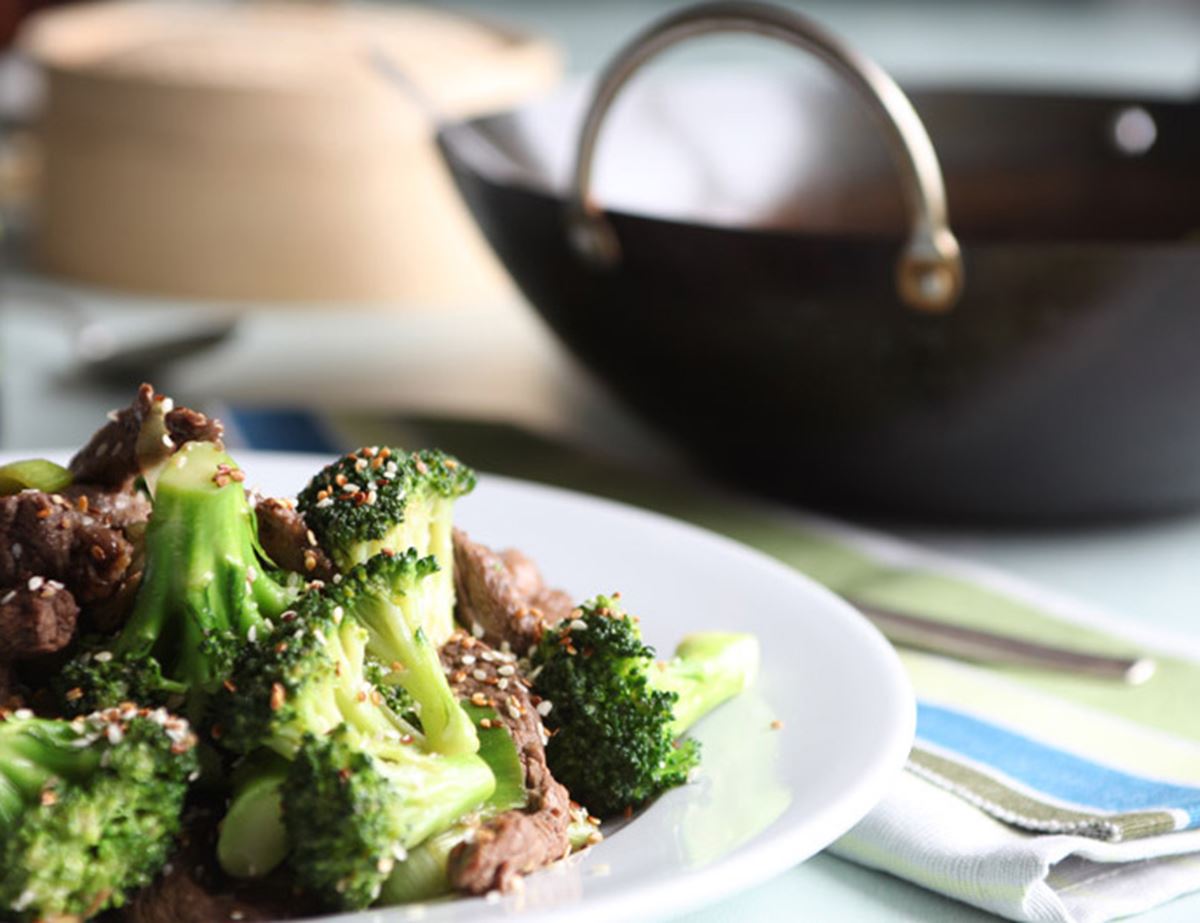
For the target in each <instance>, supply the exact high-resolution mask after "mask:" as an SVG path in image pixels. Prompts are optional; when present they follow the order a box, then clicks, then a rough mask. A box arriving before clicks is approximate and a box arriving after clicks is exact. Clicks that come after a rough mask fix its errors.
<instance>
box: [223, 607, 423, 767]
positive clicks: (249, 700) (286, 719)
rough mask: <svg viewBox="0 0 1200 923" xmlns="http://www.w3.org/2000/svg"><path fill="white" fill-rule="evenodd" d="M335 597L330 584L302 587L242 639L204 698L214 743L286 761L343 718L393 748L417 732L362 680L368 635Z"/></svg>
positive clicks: (238, 751)
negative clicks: (259, 629)
mask: <svg viewBox="0 0 1200 923" xmlns="http://www.w3.org/2000/svg"><path fill="white" fill-rule="evenodd" d="M343 598H344V594H343V593H342V592H341V590H340V587H337V586H333V585H330V586H327V587H325V588H323V589H321V590H316V591H313V592H309V593H306V594H305V595H304V596H303V597H301V598H300V600H299V601H298V603H297V604H296V608H295V609H292V610H289V611H288V612H286V613H284V614H283V615H282V616H281V617H280V619H279V624H278V625H277V626H276V627H275V630H274V631H273V632H272V633H271V634H269V635H266V636H264V637H259V636H257V635H256V637H255V640H254V642H253V643H249V644H247V645H245V647H244V648H243V650H242V652H241V654H240V655H239V657H238V660H237V663H236V665H235V667H234V669H233V671H232V673H231V675H230V678H229V680H228V681H227V682H226V683H225V685H224V686H223V687H222V689H221V690H220V691H219V692H218V693H217V695H216V696H215V697H214V700H213V704H212V711H213V715H214V718H215V721H216V724H215V726H214V737H216V739H217V740H218V742H219V743H220V744H221V746H223V747H225V748H227V749H229V750H232V751H234V752H235V753H243V754H249V753H253V752H254V751H255V750H258V749H260V748H264V747H265V748H267V749H270V750H273V751H274V752H276V753H278V754H279V755H280V756H282V757H284V758H285V759H289V760H290V759H292V758H293V757H295V755H296V752H297V751H298V750H299V749H300V746H301V744H302V743H303V742H304V740H305V739H306V738H307V737H309V736H317V737H322V736H324V735H326V734H328V733H330V732H331V731H333V730H334V729H335V728H337V727H338V726H339V725H341V724H343V723H347V724H349V725H350V726H351V727H353V728H355V729H356V730H357V731H358V732H360V733H361V734H362V735H364V736H365V737H367V738H371V739H376V740H378V741H380V742H384V741H387V742H390V745H392V746H397V747H399V746H402V745H403V744H402V743H401V741H402V740H412V739H417V738H419V737H420V732H419V730H418V729H416V728H414V727H413V726H412V725H410V724H409V723H407V722H406V721H405V720H404V719H403V718H402V717H401V716H400V715H398V714H396V713H395V712H393V711H392V710H391V709H390V708H389V707H387V704H386V702H385V701H384V699H383V696H382V693H379V692H378V691H377V690H376V689H375V688H374V687H373V686H372V685H371V684H370V682H369V681H368V680H367V678H366V672H365V670H366V665H367V661H366V648H367V641H368V638H369V634H368V631H367V629H366V628H365V627H364V626H363V625H361V624H360V623H359V622H358V621H356V619H355V618H354V616H353V614H352V613H351V612H349V611H348V609H347V607H346V606H344V605H343V603H342V600H343ZM381 745H382V744H381Z"/></svg>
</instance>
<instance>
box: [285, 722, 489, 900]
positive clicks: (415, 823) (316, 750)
mask: <svg viewBox="0 0 1200 923" xmlns="http://www.w3.org/2000/svg"><path fill="white" fill-rule="evenodd" d="M495 784H496V782H495V777H494V776H493V775H492V771H491V769H489V767H488V764H487V763H486V762H484V761H483V760H482V759H480V758H479V757H478V756H457V757H448V756H443V755H441V754H435V753H428V752H423V751H422V750H421V749H420V748H419V747H418V746H417V745H416V744H414V745H412V746H411V747H410V748H409V749H408V750H407V751H406V752H403V753H400V754H396V755H395V758H391V759H385V758H382V757H380V756H378V755H375V754H372V753H370V752H368V751H367V750H365V749H363V747H362V742H361V739H360V738H359V737H358V736H357V735H356V734H354V733H353V732H352V731H351V730H350V729H349V728H346V727H341V728H339V729H337V730H336V731H334V732H333V733H332V734H330V735H327V736H325V737H323V738H316V737H312V738H309V739H308V740H307V741H306V742H305V744H304V745H303V746H302V747H301V748H300V751H299V752H298V754H297V755H296V759H295V760H294V762H293V763H292V767H291V771H290V772H289V774H288V777H287V779H286V781H285V782H284V784H283V790H282V799H283V818H284V824H285V826H286V828H287V832H288V838H289V840H290V842H291V844H292V853H291V858H290V861H291V864H292V869H293V871H294V872H295V875H296V879H297V881H298V882H299V883H300V884H301V886H302V887H304V888H305V889H307V890H308V891H310V892H312V893H313V894H314V895H316V896H317V897H318V898H319V899H320V900H321V901H322V902H323V903H325V904H326V905H328V906H331V907H338V908H346V909H350V908H362V907H368V906H370V905H371V904H372V903H374V902H375V901H376V899H377V898H378V897H379V895H380V892H381V890H382V888H383V885H384V882H385V881H387V879H388V876H389V875H390V874H391V872H392V870H393V868H394V867H395V865H396V863H397V862H398V861H401V860H403V859H404V858H405V856H406V855H407V851H408V850H409V849H411V848H413V847H415V846H417V845H418V844H419V843H421V842H423V841H424V840H426V839H428V838H429V837H430V836H432V835H434V834H436V833H439V832H441V831H443V830H446V829H447V828H449V827H450V826H451V825H452V824H454V823H455V822H456V821H458V820H460V819H461V818H463V817H464V816H465V815H467V814H469V813H471V812H472V811H475V810H477V809H478V808H479V807H481V806H482V805H483V804H484V803H485V802H486V801H487V799H488V797H489V796H490V795H491V794H492V791H493V790H494V788H495Z"/></svg>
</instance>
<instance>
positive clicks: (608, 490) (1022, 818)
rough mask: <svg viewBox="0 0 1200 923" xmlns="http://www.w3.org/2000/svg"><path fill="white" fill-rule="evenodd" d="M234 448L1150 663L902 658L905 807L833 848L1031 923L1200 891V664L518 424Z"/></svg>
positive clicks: (243, 423) (428, 426) (259, 420)
mask: <svg viewBox="0 0 1200 923" xmlns="http://www.w3.org/2000/svg"><path fill="white" fill-rule="evenodd" d="M224 418H225V419H226V420H227V422H229V424H230V425H231V436H232V439H231V441H235V442H236V441H237V440H238V439H239V438H240V440H241V442H242V443H243V444H244V445H247V446H250V447H253V448H262V449H287V450H294V451H295V450H311V451H322V452H334V451H340V450H342V449H346V448H350V447H353V446H357V445H361V444H383V443H391V444H399V445H437V446H439V447H442V448H445V449H447V450H448V451H452V452H455V453H456V454H458V455H460V457H463V458H466V459H470V461H471V462H472V464H474V465H476V466H478V467H479V468H482V469H485V470H489V471H495V472H498V473H503V474H508V475H512V476H515V477H523V478H528V479H530V480H538V481H543V482H548V483H554V484H558V485H560V486H566V487H573V488H576V489H582V490H587V491H589V492H592V493H597V494H602V495H607V496H610V497H613V498H615V499H620V500H624V501H626V502H632V503H635V504H639V505H642V506H645V507H649V508H653V509H657V510H659V511H661V512H664V513H667V514H669V515H673V516H676V517H678V518H681V519H686V520H690V521H693V522H696V523H697V524H700V525H703V526H706V527H708V528H711V529H714V530H715V531H718V532H723V533H725V534H727V535H729V536H731V537H733V538H735V539H738V540H740V541H742V542H745V543H746V544H749V545H752V546H755V547H757V548H759V549H761V550H763V551H765V552H767V553H769V554H772V555H774V556H776V557H778V558H780V559H782V560H784V561H785V562H787V563H789V564H791V565H793V566H795V567H796V568H797V569H799V570H801V571H803V572H804V573H806V574H808V575H809V576H810V577H813V578H814V579H816V580H819V581H821V582H822V583H824V584H826V585H827V586H829V587H830V588H831V589H833V590H835V591H837V592H839V593H843V594H845V595H848V596H853V597H855V598H857V599H861V600H863V601H864V602H866V603H875V604H878V605H881V606H886V607H888V608H891V609H894V610H899V611H911V612H913V613H916V614H921V615H927V616H933V617H936V618H941V619H943V620H945V621H947V622H950V623H954V624H961V625H967V626H972V627H978V628H984V629H989V630H993V631H999V632H1004V633H1008V634H1011V635H1015V636H1020V637H1024V638H1028V639H1031V640H1037V641H1042V642H1047V643H1052V644H1058V645H1062V646H1077V647H1079V648H1081V649H1086V650H1089V651H1093V652H1101V653H1114V654H1143V653H1144V654H1149V655H1151V656H1153V657H1154V658H1155V659H1156V660H1157V662H1158V670H1157V672H1156V673H1155V675H1154V676H1153V678H1152V679H1151V680H1150V681H1149V682H1146V683H1145V684H1143V685H1140V686H1136V687H1130V686H1126V685H1122V684H1118V683H1114V682H1112V681H1106V680H1096V679H1087V678H1079V677H1073V676H1067V675H1064V674H1051V673H1046V672H1040V671H1034V670H1029V669H1023V668H1018V667H1007V668H1005V667H991V668H984V667H981V666H975V665H970V664H966V663H962V662H957V661H953V660H949V659H946V658H942V657H938V656H935V655H931V654H922V653H916V652H912V651H902V652H901V657H902V659H903V661H904V664H905V666H906V667H907V669H908V671H909V674H910V676H911V677H912V681H913V684H914V687H915V689H916V690H917V695H918V699H919V704H918V719H917V741H916V745H915V747H914V749H913V751H912V754H911V756H910V758H909V762H908V766H907V772H905V773H903V774H902V777H901V778H900V779H899V780H898V782H897V784H896V786H895V789H894V791H893V792H892V793H891V794H890V795H889V796H888V797H887V798H886V799H885V800H884V801H883V803H881V804H880V805H879V806H878V807H877V808H876V809H875V810H874V811H872V812H871V814H869V815H868V816H867V818H866V819H865V820H863V821H862V823H860V824H859V825H858V826H857V827H856V828H855V829H854V830H852V831H851V832H850V833H849V834H847V835H846V836H845V837H844V838H842V839H841V840H840V841H839V842H838V843H836V844H835V845H834V846H833V847H832V848H833V851H834V852H835V853H836V854H838V855H840V856H843V857H845V858H848V859H851V860H853V861H855V862H858V863H861V864H863V865H868V866H871V867H874V868H879V869H883V870H885V871H888V872H890V873H892V874H894V875H897V876H900V877H902V878H906V879H908V880H910V881H913V882H915V883H917V884H919V885H922V886H924V887H927V888H930V889H932V890H935V891H939V892H941V893H943V894H945V895H948V896H950V897H954V898H957V899H959V900H962V901H965V902H968V903H970V904H974V905H975V906H978V907H981V908H983V909H986V910H990V911H992V912H994V913H997V914H1000V915H1002V916H1005V917H1008V918H1010V919H1014V920H1039V921H1042V920H1045V921H1071V923H1098V921H1104V920H1110V919H1114V918H1116V917H1120V916H1126V915H1129V914H1132V913H1137V912H1139V911H1142V910H1146V909H1149V908H1150V907H1153V906H1156V905H1157V904H1160V903H1163V902H1165V901H1167V900H1170V899H1171V898H1173V897H1176V896H1178V895H1180V894H1183V893H1186V892H1188V891H1192V890H1196V889H1200V650H1197V646H1196V645H1195V644H1192V645H1191V648H1192V650H1191V652H1190V653H1189V651H1188V647H1189V644H1188V642H1186V641H1183V640H1175V641H1171V642H1162V641H1161V640H1160V641H1159V642H1158V643H1155V641H1153V640H1149V639H1144V638H1138V637H1135V634H1136V633H1135V632H1132V631H1131V630H1130V629H1129V627H1128V626H1126V627H1121V626H1120V625H1119V624H1115V623H1112V622H1111V621H1107V620H1105V619H1103V618H1102V617H1100V616H1098V615H1096V614H1094V613H1091V612H1088V611H1086V610H1085V609H1084V608H1083V607H1081V606H1079V605H1078V604H1075V603H1072V602H1070V601H1066V600H1063V599H1061V598H1057V597H1055V596H1052V595H1050V594H1048V593H1046V592H1043V591H1040V590H1037V589H1035V588H1032V587H1029V586H1026V585H1023V584H1019V583H1017V582H1015V581H1012V580H1010V579H1007V578H1002V577H999V576H997V575H996V574H994V573H992V572H988V571H984V570H982V569H976V568H973V567H971V566H969V565H965V564H963V563H962V562H957V561H953V560H950V559H947V558H944V557H942V556H938V555H934V554H932V553H929V552H926V551H923V550H920V549H917V548H914V547H912V546H910V545H905V544H902V543H899V542H896V541H892V540H890V539H886V538H883V537H881V536H878V535H875V534H871V533H867V532H865V531H861V530H857V529H853V528H850V527H848V526H845V525H842V524H838V523H834V522H831V521H829V520H825V519H821V518H817V517H811V516H801V515H798V514H793V513H789V512H784V511H781V510H780V509H778V508H775V507H766V506H762V505H755V504H751V503H748V502H745V501H742V500H738V499H734V498H730V497H728V496H722V495H720V494H718V493H716V492H714V491H712V490H709V489H702V488H698V487H694V486H689V485H687V484H684V483H682V482H681V481H680V480H679V479H671V480H670V481H669V482H664V481H662V480H660V479H657V478H655V477H653V476H650V475H647V474H645V473H635V472H631V471H629V470H628V469H623V468H619V467H616V466H614V465H611V464H607V463H603V462H601V461H599V460H597V459H595V458H592V457H588V456H583V455H581V454H580V453H578V452H576V451H574V450H570V449H567V448H565V447H564V446H561V445H557V444H552V443H548V442H546V441H543V440H541V439H538V438H537V437H533V436H531V435H529V434H527V433H523V432H520V431H518V430H516V429H512V428H508V427H505V426H502V425H494V424H466V423H448V422H445V421H438V422H425V423H411V422H409V423H403V424H402V423H399V422H396V421H389V420H383V419H380V418H378V417H360V418H355V417H351V416H339V417H337V418H316V417H313V416H311V415H309V414H307V413H304V412H294V413H281V412H278V411H270V412H264V411H251V410H244V409H242V410H239V409H234V410H233V411H231V412H226V413H225V414H224Z"/></svg>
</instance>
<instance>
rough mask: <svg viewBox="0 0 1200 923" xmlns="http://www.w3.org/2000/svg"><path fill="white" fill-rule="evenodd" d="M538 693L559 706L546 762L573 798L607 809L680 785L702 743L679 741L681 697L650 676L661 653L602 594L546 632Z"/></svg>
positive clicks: (537, 654)
mask: <svg viewBox="0 0 1200 923" xmlns="http://www.w3.org/2000/svg"><path fill="white" fill-rule="evenodd" d="M533 663H534V668H535V670H536V671H537V672H536V679H535V681H534V690H535V691H536V692H537V694H538V695H540V696H541V697H542V698H543V699H548V700H549V701H550V702H551V703H552V708H551V710H550V713H549V714H548V715H547V716H546V719H545V723H546V726H547V727H548V728H549V730H550V732H551V737H550V741H549V743H548V744H547V745H546V761H547V762H548V763H549V765H550V771H551V772H553V773H554V776H555V778H556V779H558V780H559V781H560V782H562V783H563V785H565V786H566V787H567V789H568V791H570V792H571V795H572V797H573V798H574V799H575V800H576V801H578V802H579V803H580V804H583V805H585V806H586V807H587V808H588V810H589V811H591V812H592V813H594V814H599V815H601V816H605V815H608V814H613V813H616V812H618V811H621V810H623V809H625V808H629V807H634V806H637V805H639V804H641V803H642V802H644V801H646V800H648V799H650V798H652V797H654V796H655V795H657V794H659V793H660V792H662V791H664V790H666V789H668V788H671V787H673V786H676V785H680V784H682V783H683V782H685V781H686V780H687V777H688V773H689V772H691V770H692V769H693V768H694V767H695V766H697V765H698V763H699V760H700V751H699V746H698V744H696V742H695V741H685V742H684V743H682V744H681V745H679V746H676V743H675V735H674V734H673V733H672V720H673V712H672V708H673V707H674V705H675V702H676V699H677V698H678V695H677V694H676V693H674V692H668V691H664V690H660V689H656V688H655V687H654V686H653V685H652V683H651V681H650V679H651V672H652V671H653V670H654V650H653V649H652V648H650V647H648V646H647V645H646V644H645V642H643V641H642V637H641V631H640V630H639V629H638V627H637V623H636V622H634V620H633V619H632V618H631V617H630V616H629V615H627V614H626V613H625V612H624V611H623V610H622V609H621V608H620V607H619V606H618V604H617V602H616V601H615V600H614V599H612V598H610V597H607V596H597V597H596V598H595V599H592V600H590V601H589V602H587V603H585V604H584V605H583V606H582V607H581V608H580V610H579V611H578V613H576V614H575V615H574V617H572V618H571V619H568V620H566V621H564V622H562V623H560V624H559V625H558V626H557V627H556V628H554V629H551V630H549V631H547V632H546V634H545V635H544V636H543V638H542V640H541V643H540V644H539V645H538V647H537V648H536V649H535V651H534V654H533Z"/></svg>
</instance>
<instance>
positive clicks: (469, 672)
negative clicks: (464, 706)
mask: <svg viewBox="0 0 1200 923" xmlns="http://www.w3.org/2000/svg"><path fill="white" fill-rule="evenodd" d="M515 661H516V657H515V656H513V655H512V654H508V653H504V652H502V651H497V650H493V649H492V648H490V647H489V646H488V645H486V644H484V643H483V642H481V641H478V640H476V639H475V638H474V637H473V636H471V635H469V634H467V633H465V632H462V631H459V632H456V633H455V634H454V635H453V636H451V638H450V640H449V641H447V642H446V644H445V645H443V647H442V664H443V666H444V667H445V669H446V673H447V677H448V679H449V680H450V684H451V686H452V687H453V689H454V691H455V693H456V694H458V695H459V696H461V697H463V698H469V699H472V701H474V702H476V703H477V704H486V705H489V706H490V707H491V708H493V709H494V710H495V712H496V714H497V715H498V716H499V720H500V722H501V723H502V724H503V725H504V727H505V728H506V729H507V730H508V732H509V734H511V735H512V738H513V742H514V743H515V744H516V746H517V752H518V753H519V754H520V757H521V764H522V765H523V766H524V768H525V789H526V792H527V794H528V798H529V801H528V804H527V805H526V806H525V807H524V808H522V809H520V810H515V811H506V812H505V813H503V814H500V815H499V816H497V817H494V818H492V819H491V820H488V821H485V822H484V823H483V824H481V825H480V827H479V828H478V829H477V830H476V831H475V836H474V839H473V840H471V841H470V842H467V843H461V844H459V845H458V846H456V847H455V848H454V850H453V852H451V854H450V864H449V876H450V883H451V885H452V886H453V887H454V888H455V889H456V890H458V891H462V892H465V893H467V894H486V893H487V892H489V891H495V890H499V891H507V890H510V889H511V888H512V887H513V884H514V883H515V882H516V881H517V879H518V878H520V877H521V876H522V875H524V874H526V873H528V872H532V871H534V870H535V869H539V868H541V867H542V866H545V865H549V864H550V863H551V862H554V861H556V860H558V859H561V858H563V857H564V856H566V855H567V854H568V853H569V852H570V851H571V844H570V841H569V840H568V838H567V829H568V827H569V825H570V819H571V818H570V796H569V795H568V793H567V790H566V789H565V788H563V786H562V785H560V784H559V783H558V782H557V781H555V779H554V777H553V776H552V775H551V774H550V769H549V767H548V766H547V765H546V751H545V744H544V740H545V733H546V732H545V728H543V726H542V719H541V717H540V716H539V715H538V712H537V708H536V702H535V701H534V700H533V699H532V698H531V697H530V693H529V690H528V684H527V681H526V680H525V679H524V677H521V676H520V675H519V674H518V673H517V672H516V670H515Z"/></svg>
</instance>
